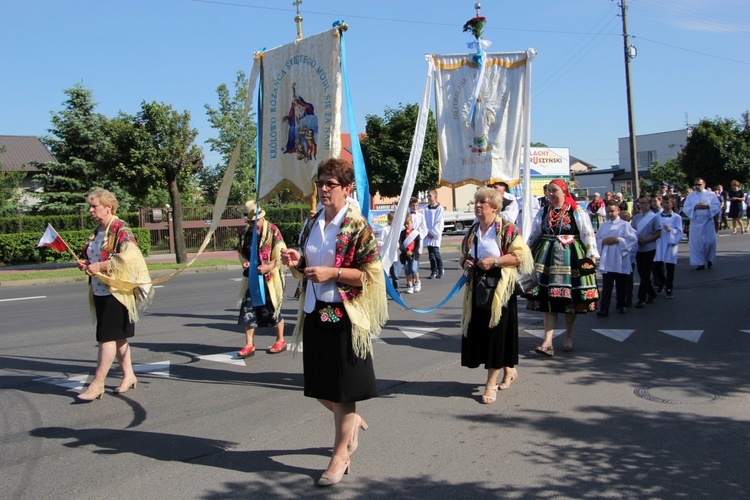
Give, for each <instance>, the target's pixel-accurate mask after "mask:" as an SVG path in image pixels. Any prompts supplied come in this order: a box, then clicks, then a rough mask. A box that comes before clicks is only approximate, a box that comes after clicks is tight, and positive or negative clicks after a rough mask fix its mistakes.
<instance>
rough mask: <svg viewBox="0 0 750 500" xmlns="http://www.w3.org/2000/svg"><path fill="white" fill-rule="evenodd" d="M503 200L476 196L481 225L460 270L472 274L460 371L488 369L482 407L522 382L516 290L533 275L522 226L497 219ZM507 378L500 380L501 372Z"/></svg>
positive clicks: (467, 241) (489, 194)
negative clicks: (521, 277)
mask: <svg viewBox="0 0 750 500" xmlns="http://www.w3.org/2000/svg"><path fill="white" fill-rule="evenodd" d="M501 206H502V200H501V199H500V196H499V195H498V193H497V192H496V191H495V190H494V189H491V188H487V187H482V188H479V189H478V190H477V192H476V193H475V194H474V212H475V213H476V216H477V222H476V223H474V225H473V226H472V227H471V229H469V232H468V233H467V234H466V236H465V237H464V240H463V242H462V243H461V254H462V255H461V261H460V264H461V266H462V267H463V268H464V269H465V270H466V271H467V272H468V274H469V283H468V286H467V287H466V293H465V295H464V307H463V319H462V321H461V331H462V333H463V337H462V339H461V366H467V367H469V368H477V367H478V366H479V365H480V364H484V367H485V368H486V369H487V381H486V383H485V387H484V395H483V396H482V403H484V404H490V403H494V402H495V400H496V399H497V390H498V387H499V388H500V389H509V388H510V385H511V384H512V383H513V381H515V380H516V379H517V378H518V370H516V368H515V366H516V364H517V363H518V315H517V306H516V296H515V295H514V288H515V283H516V277H517V276H518V272H519V270H520V271H521V272H523V273H524V274H528V273H529V272H530V271H531V269H532V266H533V260H532V258H531V251H530V250H529V247H528V246H526V243H525V242H524V239H523V237H522V236H521V232H520V231H519V229H518V226H516V225H515V224H511V223H509V222H506V221H504V220H503V219H502V218H500V217H498V216H497V214H498V211H499V210H500V207H501ZM501 369H502V370H503V378H502V381H501V382H500V384H499V385H498V383H497V378H498V376H499V375H500V370H501Z"/></svg>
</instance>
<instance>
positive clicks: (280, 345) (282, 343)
mask: <svg viewBox="0 0 750 500" xmlns="http://www.w3.org/2000/svg"><path fill="white" fill-rule="evenodd" d="M282 351H286V340H279V341H278V342H276V343H275V344H274V345H272V346H271V348H270V349H269V350H268V352H270V353H271V354H276V353H277V352H282Z"/></svg>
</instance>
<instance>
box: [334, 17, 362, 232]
mask: <svg viewBox="0 0 750 500" xmlns="http://www.w3.org/2000/svg"><path fill="white" fill-rule="evenodd" d="M342 23H343V21H336V22H335V23H333V27H334V28H336V27H338V26H340V25H341V24H342ZM339 34H340V39H341V74H342V77H343V78H342V79H343V83H344V96H345V98H346V110H347V118H348V119H349V135H350V136H351V140H352V164H353V165H354V182H355V184H356V185H357V199H358V201H359V206H360V208H361V210H362V215H364V217H365V219H367V220H368V221H369V220H370V185H369V183H368V181H367V170H366V169H365V158H364V156H363V155H362V146H361V145H360V143H359V134H357V122H356V120H355V119H354V111H353V109H354V108H353V107H352V96H351V92H349V76H348V75H347V73H346V43H345V42H344V31H343V30H339Z"/></svg>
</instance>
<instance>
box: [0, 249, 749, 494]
mask: <svg viewBox="0 0 750 500" xmlns="http://www.w3.org/2000/svg"><path fill="white" fill-rule="evenodd" d="M682 246H683V248H682V250H681V251H682V253H681V256H682V257H683V258H681V263H680V264H679V265H678V267H677V275H676V286H675V297H676V298H675V299H674V300H666V299H665V298H664V297H663V295H662V296H661V297H659V298H658V299H657V300H656V302H655V303H654V304H653V305H649V306H647V307H646V308H644V309H640V310H632V311H630V312H628V313H627V314H625V315H617V314H612V315H611V316H610V317H609V318H606V319H602V318H596V317H595V316H594V315H593V314H588V315H585V316H582V317H580V318H579V321H578V323H577V334H576V338H575V351H574V352H573V353H570V354H564V353H562V352H559V349H558V352H557V354H556V356H555V357H554V358H546V357H545V358H542V357H540V356H539V355H537V354H535V353H534V352H533V348H534V346H535V345H537V344H538V343H539V339H538V338H537V337H536V336H535V334H538V330H541V328H542V327H541V315H539V314H537V313H532V312H527V311H525V310H524V309H523V307H522V306H521V307H520V308H519V309H520V323H521V329H522V331H521V334H520V350H521V359H520V363H519V365H518V370H519V374H520V379H519V380H518V381H517V382H516V383H514V384H513V386H512V387H511V389H510V390H509V391H504V392H501V393H500V394H499V397H498V401H497V402H496V403H495V404H492V405H482V404H480V403H479V395H481V393H482V392H481V388H482V387H481V386H482V385H483V382H484V378H485V371H484V370H482V369H477V370H469V369H467V368H462V367H461V366H460V362H459V350H460V333H459V330H458V326H459V321H460V297H456V298H454V299H453V300H452V301H451V302H450V303H449V304H448V305H447V306H446V307H443V308H441V309H440V310H438V311H436V312H433V313H430V314H426V315H419V314H415V313H413V312H410V311H407V310H404V309H402V308H400V307H398V306H395V305H394V304H393V303H391V304H392V307H391V311H390V313H391V320H390V321H389V323H388V325H387V326H386V329H385V330H384V331H383V335H382V336H381V339H382V341H383V342H380V343H377V344H376V345H375V369H376V374H377V376H378V380H379V388H380V391H381V397H380V398H377V399H374V400H370V401H366V402H363V403H361V404H360V405H358V411H359V412H360V413H361V414H362V415H363V416H364V418H365V419H366V420H367V421H368V423H369V425H370V429H369V430H368V431H367V432H363V433H361V434H360V448H359V450H358V451H357V453H356V454H355V455H354V457H353V460H352V474H351V475H350V476H346V477H345V478H344V481H343V482H342V483H341V484H339V485H337V486H335V487H333V488H332V489H328V490H323V489H320V488H317V487H316V486H315V481H316V480H317V478H318V477H319V475H320V473H321V472H322V471H323V470H324V469H325V467H326V465H327V463H328V458H329V457H330V446H331V444H332V442H333V424H332V418H331V415H330V413H328V412H327V410H325V409H324V408H323V407H322V406H320V405H319V404H317V403H316V402H315V401H313V400H310V399H308V398H305V397H303V396H302V391H301V384H302V378H301V372H302V359H301V356H300V355H297V356H294V355H293V354H292V353H291V352H288V351H287V352H284V353H281V354H277V355H270V354H268V353H266V352H258V353H257V354H256V355H255V356H254V357H252V358H249V359H247V360H245V361H242V360H237V359H232V358H231V356H229V355H226V354H228V353H231V352H232V351H234V350H235V349H236V348H238V347H239V346H241V345H242V342H243V338H244V335H243V334H242V330H241V328H240V327H239V326H238V325H237V324H236V316H237V308H236V306H235V304H236V300H237V296H238V291H239V290H238V288H239V282H238V281H237V277H238V276H239V271H238V270H230V271H217V272H212V273H200V274H187V275H182V276H178V277H177V278H175V279H174V280H172V281H170V282H168V283H166V284H165V285H164V286H163V287H162V288H159V289H158V290H157V293H156V299H155V302H154V304H153V305H152V307H150V308H149V309H148V310H147V311H146V312H145V313H143V315H142V316H143V317H142V321H141V322H139V323H138V325H137V333H136V337H135V338H134V339H133V342H132V346H133V360H134V363H135V364H136V365H137V369H138V370H140V373H139V375H138V377H139V385H138V388H137V389H136V390H134V391H132V390H131V391H130V392H128V393H127V394H124V395H122V396H115V395H113V394H112V393H111V390H112V389H113V388H114V387H116V386H117V384H118V383H119V380H118V375H119V371H118V370H117V369H113V371H112V372H110V378H109V379H108V383H107V389H108V391H107V393H106V394H105V396H104V398H103V400H101V401H94V402H93V403H90V404H73V401H74V396H75V394H77V393H78V390H80V388H81V387H82V385H83V382H84V381H85V380H86V378H87V377H88V379H89V380H90V376H91V375H92V373H93V369H94V366H95V362H96V360H95V358H96V342H95V340H94V328H93V323H92V321H91V316H90V313H89V311H88V306H87V296H86V293H87V290H86V285H85V283H81V282H77V283H63V284H56V285H37V286H26V287H11V288H0V317H2V321H0V394H2V407H1V408H2V409H1V410H0V416H1V419H0V422H2V425H1V426H0V445H1V446H2V448H1V450H2V452H1V453H0V491H2V496H3V497H4V498H14V499H15V498H34V499H39V498H105V497H106V498H133V497H136V496H137V497H145V498H167V499H169V498H248V497H251V496H252V497H254V498H255V497H258V498H291V497H301V496H306V497H307V496H325V497H329V496H331V497H335V498H445V497H449V496H450V497H456V498H470V497H472V498H473V497H477V496H479V497H501V498H532V497H534V498H536V497H556V498H594V497H596V498H601V497H603V498H608V497H609V498H615V497H616V498H622V497H629V498H636V497H637V498H675V497H681V498H746V497H748V495H750V478H748V475H747V470H748V466H747V464H748V463H750V447H748V446H747V442H748V438H750V397H749V394H748V392H749V391H748V378H749V375H750V368H749V367H750V333H748V332H750V314H748V301H747V293H746V290H747V289H748V282H749V281H750V279H749V278H750V257H749V255H750V254H748V251H747V250H748V248H750V237H748V236H735V237H732V236H728V235H727V236H724V235H722V237H721V238H720V242H719V249H720V257H719V259H718V262H717V264H716V266H715V267H714V269H713V270H711V271H694V270H693V269H692V268H691V267H690V266H689V265H688V263H687V257H686V250H687V245H686V244H684V245H682ZM444 254H445V257H446V260H447V262H448V266H447V267H448V272H447V274H446V278H445V279H443V280H424V281H423V283H424V285H423V290H422V292H421V293H419V294H414V295H410V296H409V295H407V296H405V297H406V300H407V302H408V303H409V304H410V305H412V306H413V307H416V308H426V307H429V306H431V305H434V304H436V303H437V302H438V301H439V300H440V299H442V298H443V297H444V296H445V295H446V294H447V292H448V290H449V289H450V288H451V286H452V285H453V284H454V283H455V280H456V279H457V278H458V273H459V271H458V264H457V262H456V260H457V252H456V250H455V249H450V250H449V251H447V252H444ZM425 265H426V263H423V268H424V266H425ZM294 284H295V283H293V282H290V285H289V286H288V294H289V295H291V293H292V291H293V288H294ZM296 307H297V302H296V301H294V300H292V299H288V300H287V301H286V302H285V305H284V315H285V317H286V318H287V324H286V331H287V333H288V335H291V331H292V329H293V326H294V322H295V319H296V318H295V316H296V314H295V310H296ZM560 328H562V325H560ZM743 330H744V331H743ZM529 332H531V333H529ZM272 343H273V337H272V335H271V331H268V330H261V332H260V334H259V335H258V336H257V342H256V344H257V345H258V346H259V347H261V348H262V347H267V346H270V345H271V344H272ZM556 343H557V346H558V347H559V346H560V345H561V338H557V339H556ZM212 356H213V357H212Z"/></svg>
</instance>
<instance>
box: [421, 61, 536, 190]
mask: <svg viewBox="0 0 750 500" xmlns="http://www.w3.org/2000/svg"><path fill="white" fill-rule="evenodd" d="M531 59H532V55H530V52H511V53H485V54H483V57H482V59H481V61H482V64H483V65H484V71H483V72H480V71H479V69H478V67H477V63H476V57H475V55H474V54H457V55H434V56H433V64H434V66H435V108H436V121H437V130H438V151H439V157H440V184H441V185H443V186H450V187H458V186H461V185H464V184H480V185H481V184H485V183H487V182H489V181H500V180H501V181H505V182H507V183H508V185H509V186H514V185H515V184H518V183H519V182H520V165H521V163H522V157H521V155H522V151H523V147H522V146H523V139H524V132H525V125H526V124H525V120H527V119H528V118H527V116H528V114H527V113H526V112H525V110H524V106H525V102H524V96H525V95H527V93H526V90H527V89H526V87H527V86H528V85H530V82H529V78H528V77H527V74H529V68H530V62H531ZM481 74H483V81H482V84H481V86H480V87H479V92H478V94H477V93H476V90H477V79H478V78H479V77H480V75H481Z"/></svg>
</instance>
